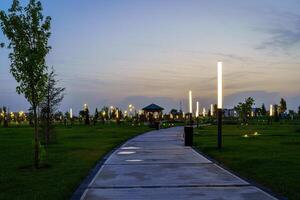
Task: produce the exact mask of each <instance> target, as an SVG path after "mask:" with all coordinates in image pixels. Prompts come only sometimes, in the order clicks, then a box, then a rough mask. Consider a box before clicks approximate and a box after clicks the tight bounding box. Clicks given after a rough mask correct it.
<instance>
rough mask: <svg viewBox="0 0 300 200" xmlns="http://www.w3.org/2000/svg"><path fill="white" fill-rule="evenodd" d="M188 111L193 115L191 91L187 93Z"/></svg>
mask: <svg viewBox="0 0 300 200" xmlns="http://www.w3.org/2000/svg"><path fill="white" fill-rule="evenodd" d="M189 108H190V109H189V111H190V113H193V102H192V90H190V91H189Z"/></svg>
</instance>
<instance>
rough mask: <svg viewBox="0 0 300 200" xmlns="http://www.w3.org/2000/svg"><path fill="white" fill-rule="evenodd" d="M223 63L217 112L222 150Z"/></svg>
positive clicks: (219, 142) (219, 75) (220, 68)
mask: <svg viewBox="0 0 300 200" xmlns="http://www.w3.org/2000/svg"><path fill="white" fill-rule="evenodd" d="M222 89H223V83H222V62H218V110H217V119H218V148H219V149H221V148H222V112H223V111H222V107H223V100H222V97H223V96H222V95H223V94H222V92H223V91H222Z"/></svg>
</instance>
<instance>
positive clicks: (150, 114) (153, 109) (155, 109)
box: [142, 103, 164, 121]
mask: <svg viewBox="0 0 300 200" xmlns="http://www.w3.org/2000/svg"><path fill="white" fill-rule="evenodd" d="M142 110H143V112H144V115H145V117H146V119H147V120H149V121H154V120H160V119H162V111H163V110H164V108H162V107H160V106H158V105H156V104H154V103H152V104H150V105H148V106H146V107H144V108H143V109H142Z"/></svg>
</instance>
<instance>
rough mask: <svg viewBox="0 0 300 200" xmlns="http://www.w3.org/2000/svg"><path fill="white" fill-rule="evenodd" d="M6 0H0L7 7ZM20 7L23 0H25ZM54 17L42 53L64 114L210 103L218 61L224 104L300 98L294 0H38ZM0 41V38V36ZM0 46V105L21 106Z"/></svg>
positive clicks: (298, 14) (299, 14)
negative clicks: (51, 69) (47, 47)
mask: <svg viewBox="0 0 300 200" xmlns="http://www.w3.org/2000/svg"><path fill="white" fill-rule="evenodd" d="M11 2H12V0H1V1H0V9H1V10H3V9H4V10H7V8H9V6H10V4H11ZM21 2H23V5H25V4H24V3H26V4H27V2H28V1H27V0H22V1H21ZM42 3H43V7H44V13H45V15H49V16H51V17H52V29H51V31H52V36H51V40H50V45H51V46H52V50H51V52H50V54H49V56H48V57H47V63H48V66H50V67H51V66H53V67H54V68H55V70H56V72H57V74H58V78H59V79H60V80H61V81H60V85H62V86H64V87H66V94H65V99H64V101H63V104H62V106H61V110H62V111H64V112H65V111H67V109H69V108H70V107H72V108H73V109H74V110H75V111H76V112H78V111H79V109H81V107H82V105H83V103H87V104H88V105H89V106H90V108H91V109H92V112H93V111H94V109H95V107H96V106H97V107H98V108H101V107H102V106H104V105H116V106H119V107H122V108H125V107H126V105H128V104H129V103H133V104H135V105H136V107H137V108H141V107H142V106H146V105H147V104H149V103H152V102H153V103H157V104H159V105H161V106H162V107H165V108H166V111H167V112H169V110H170V109H171V108H173V107H174V108H179V102H180V101H183V108H184V109H185V108H187V105H186V99H187V97H188V90H189V89H191V90H192V91H193V96H194V97H195V98H194V100H199V102H200V106H201V107H202V106H206V107H207V106H208V105H209V104H210V103H216V101H217V96H216V92H217V90H216V89H217V80H216V78H217V77H216V75H217V61H223V67H224V71H223V74H224V95H225V100H224V107H228V108H229V107H233V106H234V105H235V104H236V103H238V102H239V101H241V100H243V99H244V98H246V97H248V96H253V97H254V98H255V99H256V105H257V106H261V103H262V102H265V103H266V104H267V107H268V104H270V103H272V104H274V103H279V101H280V97H284V98H285V99H286V100H287V103H288V108H290V109H296V107H298V106H299V105H300V90H299V88H300V51H299V50H300V1H299V0H284V1H282V0H251V1H247V2H246V1H240V0H226V1H219V0H178V1H177V0H147V1H146V0H119V1H117V0H106V1H101V0H88V1H79V0H76V1H75V0H42ZM0 41H6V39H5V37H4V36H3V35H2V32H1V33H0ZM8 53H9V51H8V50H6V49H0V91H1V93H0V94H1V95H0V105H1V106H2V105H5V106H8V107H9V108H10V109H11V110H27V109H28V104H27V103H26V100H25V99H24V97H23V96H19V95H18V94H16V92H15V87H16V85H17V83H16V81H15V80H14V78H13V77H12V75H11V74H10V73H9V60H8Z"/></svg>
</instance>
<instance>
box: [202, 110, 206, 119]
mask: <svg viewBox="0 0 300 200" xmlns="http://www.w3.org/2000/svg"><path fill="white" fill-rule="evenodd" d="M202 115H203V117H205V116H206V109H205V108H203V110H202Z"/></svg>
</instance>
